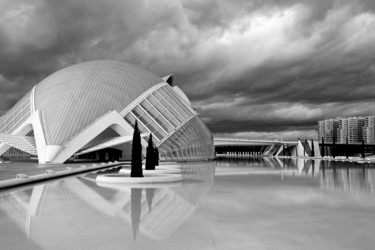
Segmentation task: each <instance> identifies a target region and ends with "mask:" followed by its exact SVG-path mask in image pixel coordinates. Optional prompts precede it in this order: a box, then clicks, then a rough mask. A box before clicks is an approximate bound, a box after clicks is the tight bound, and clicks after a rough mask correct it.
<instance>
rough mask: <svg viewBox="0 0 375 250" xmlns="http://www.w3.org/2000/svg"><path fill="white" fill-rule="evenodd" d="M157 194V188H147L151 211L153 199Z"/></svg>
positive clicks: (149, 209)
mask: <svg viewBox="0 0 375 250" xmlns="http://www.w3.org/2000/svg"><path fill="white" fill-rule="evenodd" d="M154 195H155V188H146V199H147V204H148V211H149V212H151V209H152V199H153V198H154Z"/></svg>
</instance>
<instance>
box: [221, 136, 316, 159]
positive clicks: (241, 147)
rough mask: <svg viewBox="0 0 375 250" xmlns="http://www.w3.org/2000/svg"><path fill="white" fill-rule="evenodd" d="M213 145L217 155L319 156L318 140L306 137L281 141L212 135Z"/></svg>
mask: <svg viewBox="0 0 375 250" xmlns="http://www.w3.org/2000/svg"><path fill="white" fill-rule="evenodd" d="M214 146H215V152H216V156H217V157H250V156H295V157H315V156H321V154H320V147H319V143H318V141H313V140H307V139H304V140H300V139H298V140H297V141H283V140H257V139H255V140H250V139H239V138H220V137H214Z"/></svg>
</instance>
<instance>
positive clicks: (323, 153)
mask: <svg viewBox="0 0 375 250" xmlns="http://www.w3.org/2000/svg"><path fill="white" fill-rule="evenodd" d="M322 157H324V138H323V137H322Z"/></svg>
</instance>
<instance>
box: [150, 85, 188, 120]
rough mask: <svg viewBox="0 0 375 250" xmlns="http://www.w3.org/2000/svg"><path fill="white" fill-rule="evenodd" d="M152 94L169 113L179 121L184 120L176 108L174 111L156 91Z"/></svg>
mask: <svg viewBox="0 0 375 250" xmlns="http://www.w3.org/2000/svg"><path fill="white" fill-rule="evenodd" d="M154 94H155V98H157V99H158V101H159V102H160V103H161V104H162V105H163V106H164V107H165V108H166V109H167V110H168V111H169V113H171V114H172V115H173V116H174V117H175V118H176V119H177V120H178V121H179V122H180V123H183V122H184V121H185V119H184V118H183V117H182V116H181V115H180V114H179V113H178V109H177V111H176V110H175V109H174V108H173V107H172V106H171V105H169V103H168V102H167V101H166V100H165V99H164V97H163V96H161V95H160V94H159V93H158V92H154Z"/></svg>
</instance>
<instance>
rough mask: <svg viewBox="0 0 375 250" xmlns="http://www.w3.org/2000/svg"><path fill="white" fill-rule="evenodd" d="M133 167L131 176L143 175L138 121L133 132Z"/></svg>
mask: <svg viewBox="0 0 375 250" xmlns="http://www.w3.org/2000/svg"><path fill="white" fill-rule="evenodd" d="M131 167H132V169H131V172H130V177H143V171H142V145H141V133H140V132H139V129H138V123H137V121H136V122H135V126H134V133H133V145H132V162H131Z"/></svg>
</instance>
